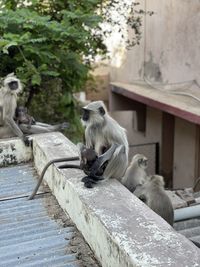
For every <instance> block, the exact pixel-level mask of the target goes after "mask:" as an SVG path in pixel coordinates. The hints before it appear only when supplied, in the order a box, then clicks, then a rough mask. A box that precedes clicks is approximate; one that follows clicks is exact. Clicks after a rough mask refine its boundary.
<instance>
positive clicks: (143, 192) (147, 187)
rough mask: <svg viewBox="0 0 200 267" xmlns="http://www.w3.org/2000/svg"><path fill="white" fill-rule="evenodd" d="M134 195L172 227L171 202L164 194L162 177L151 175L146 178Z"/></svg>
mask: <svg viewBox="0 0 200 267" xmlns="http://www.w3.org/2000/svg"><path fill="white" fill-rule="evenodd" d="M134 195H136V196H137V197H138V198H139V199H140V200H142V201H143V202H144V203H145V204H146V205H147V206H149V208H151V209H152V210H153V211H154V212H156V213H157V214H158V215H160V216H161V217H162V218H163V219H164V220H165V221H167V222H168V223H169V224H170V225H173V222H174V210H173V206H172V203H171V200H170V198H169V197H168V195H167V193H166V192H165V189H164V179H163V177H162V176H159V175H152V176H150V177H147V178H146V181H145V182H144V183H143V184H142V185H138V186H137V187H136V189H135V191H134Z"/></svg>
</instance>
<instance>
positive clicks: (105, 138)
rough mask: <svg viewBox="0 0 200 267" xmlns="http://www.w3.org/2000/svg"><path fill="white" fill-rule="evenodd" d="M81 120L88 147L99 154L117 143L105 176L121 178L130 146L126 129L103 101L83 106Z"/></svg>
mask: <svg viewBox="0 0 200 267" xmlns="http://www.w3.org/2000/svg"><path fill="white" fill-rule="evenodd" d="M81 120H82V123H83V125H84V126H85V142H86V147H87V148H89V147H92V148H93V149H94V150H95V152H96V153H97V155H98V156H100V155H102V154H103V153H104V152H105V151H106V150H107V149H109V148H110V147H111V146H112V145H113V144H116V145H117V146H116V149H115V151H114V153H113V155H112V157H111V159H110V160H109V161H108V164H107V166H106V168H105V170H104V173H103V177H104V178H105V179H109V178H116V179H118V180H120V179H121V177H122V176H123V175H124V173H125V170H126V168H127V165H128V149H129V147H128V141H127V136H126V130H125V129H124V128H122V127H121V126H120V125H119V124H118V123H117V122H116V121H115V120H114V119H112V118H111V117H110V116H109V114H108V112H107V109H106V107H105V105H104V103H103V101H94V102H91V103H89V104H88V105H86V106H85V107H83V108H82V119H81ZM97 165H98V160H97V161H96V166H97Z"/></svg>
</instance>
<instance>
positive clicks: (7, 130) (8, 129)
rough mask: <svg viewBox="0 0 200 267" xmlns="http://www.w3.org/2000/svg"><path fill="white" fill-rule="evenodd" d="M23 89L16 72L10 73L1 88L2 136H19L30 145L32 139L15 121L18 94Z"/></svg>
mask: <svg viewBox="0 0 200 267" xmlns="http://www.w3.org/2000/svg"><path fill="white" fill-rule="evenodd" d="M21 91H22V85H21V82H20V80H19V79H17V77H16V76H15V75H14V73H11V74H8V75H7V76H6V78H5V79H4V80H3V85H2V86H1V88H0V138H8V137H13V136H18V137H19V138H21V139H22V140H23V141H24V143H25V145H27V146H28V145H30V140H29V139H28V137H26V136H25V135H24V134H23V132H22V131H21V130H20V128H19V126H18V125H17V124H16V122H15V121H14V119H13V118H14V116H15V109H16V107H17V95H18V93H20V92H21Z"/></svg>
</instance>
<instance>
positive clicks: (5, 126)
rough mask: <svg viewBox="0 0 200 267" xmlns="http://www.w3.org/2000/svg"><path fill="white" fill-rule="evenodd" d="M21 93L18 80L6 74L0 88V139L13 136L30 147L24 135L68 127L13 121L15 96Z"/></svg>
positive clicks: (15, 103)
mask: <svg viewBox="0 0 200 267" xmlns="http://www.w3.org/2000/svg"><path fill="white" fill-rule="evenodd" d="M21 91H22V85H21V82H20V80H19V79H18V78H17V77H16V76H15V75H14V73H11V74H8V75H7V76H6V78H5V79H4V80H3V85H2V86H1V87H0V138H8V137H13V136H18V137H20V138H21V139H22V140H23V141H24V142H25V145H30V144H31V141H30V140H29V138H28V137H26V136H25V135H24V134H37V133H47V132H52V131H57V130H60V129H64V128H66V127H68V125H69V124H68V123H62V124H58V125H53V126H52V125H49V124H46V123H40V122H34V123H32V124H31V125H30V124H27V123H23V122H22V123H20V124H19V125H17V123H16V122H15V121H14V117H15V111H16V108H17V96H18V93H20V92H21Z"/></svg>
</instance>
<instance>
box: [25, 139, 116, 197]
mask: <svg viewBox="0 0 200 267" xmlns="http://www.w3.org/2000/svg"><path fill="white" fill-rule="evenodd" d="M77 146H78V148H79V155H80V156H79V157H68V158H61V159H53V160H51V161H49V162H48V163H47V164H46V166H45V167H44V169H43V171H42V173H41V175H40V178H39V180H38V183H37V185H36V187H35V189H34V190H33V192H32V194H31V195H30V196H29V198H28V199H29V200H31V199H33V198H34V197H35V195H36V194H37V191H38V189H39V187H40V185H41V183H42V181H43V178H44V175H45V173H46V170H47V169H48V167H49V166H50V165H52V164H54V163H61V162H65V161H67V162H69V161H75V160H79V159H80V165H75V164H69V163H67V164H64V165H61V166H59V167H58V168H59V169H66V168H72V169H80V170H83V171H84V173H85V174H86V175H87V176H85V177H84V178H83V179H82V181H83V182H84V185H85V187H88V188H92V187H93V185H94V184H95V183H96V182H97V181H99V180H103V177H102V176H101V175H103V170H104V168H105V167H104V166H105V165H106V164H107V162H108V161H109V160H110V158H111V156H112V154H113V152H114V151H115V149H116V145H115V144H113V146H112V147H111V148H110V149H108V150H107V151H106V152H105V153H104V154H103V155H101V156H100V157H97V155H96V152H95V151H94V150H93V149H91V148H86V147H85V146H84V145H83V144H78V145H77ZM97 161H98V164H97V165H95V164H96V162H97Z"/></svg>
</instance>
